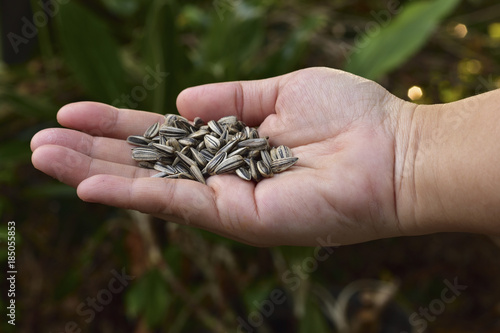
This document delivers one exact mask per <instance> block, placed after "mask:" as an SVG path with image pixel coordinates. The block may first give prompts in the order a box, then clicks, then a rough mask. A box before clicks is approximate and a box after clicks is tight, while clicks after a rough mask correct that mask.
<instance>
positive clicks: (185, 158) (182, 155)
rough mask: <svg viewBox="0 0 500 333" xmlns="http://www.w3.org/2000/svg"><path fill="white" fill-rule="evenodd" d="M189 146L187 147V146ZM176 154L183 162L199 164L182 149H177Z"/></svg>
mask: <svg viewBox="0 0 500 333" xmlns="http://www.w3.org/2000/svg"><path fill="white" fill-rule="evenodd" d="M186 148H187V147H186ZM175 154H176V155H177V157H179V158H180V160H181V161H182V162H184V163H185V164H186V165H187V166H191V165H197V164H196V162H195V161H193V160H192V159H191V158H189V157H188V156H187V155H185V154H184V153H182V152H180V151H176V152H175Z"/></svg>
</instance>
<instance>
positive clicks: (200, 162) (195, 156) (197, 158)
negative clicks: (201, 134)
mask: <svg viewBox="0 0 500 333" xmlns="http://www.w3.org/2000/svg"><path fill="white" fill-rule="evenodd" d="M190 151H191V156H192V157H193V160H195V161H196V163H198V165H199V166H200V167H204V166H205V165H207V163H208V162H207V160H206V159H205V157H204V156H203V155H202V154H201V153H200V152H199V151H198V150H196V149H194V148H191V149H190Z"/></svg>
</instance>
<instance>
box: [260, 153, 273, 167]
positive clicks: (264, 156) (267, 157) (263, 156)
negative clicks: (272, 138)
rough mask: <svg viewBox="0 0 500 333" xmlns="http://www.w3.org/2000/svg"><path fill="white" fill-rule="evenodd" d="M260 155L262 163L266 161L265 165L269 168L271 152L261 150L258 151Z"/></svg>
mask: <svg viewBox="0 0 500 333" xmlns="http://www.w3.org/2000/svg"><path fill="white" fill-rule="evenodd" d="M260 157H261V159H262V161H263V162H264V163H266V165H267V166H268V167H269V168H271V163H272V161H273V159H272V158H271V154H269V152H268V151H267V150H261V151H260Z"/></svg>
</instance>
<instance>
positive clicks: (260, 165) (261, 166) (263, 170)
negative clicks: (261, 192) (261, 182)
mask: <svg viewBox="0 0 500 333" xmlns="http://www.w3.org/2000/svg"><path fill="white" fill-rule="evenodd" d="M257 170H259V172H260V174H261V175H262V177H264V178H269V177H272V176H273V171H272V170H271V166H270V165H268V164H267V163H266V162H264V161H258V162H257Z"/></svg>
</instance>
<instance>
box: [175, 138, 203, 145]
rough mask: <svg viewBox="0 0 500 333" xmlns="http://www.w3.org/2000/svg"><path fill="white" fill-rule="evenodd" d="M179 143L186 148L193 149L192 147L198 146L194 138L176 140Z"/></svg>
mask: <svg viewBox="0 0 500 333" xmlns="http://www.w3.org/2000/svg"><path fill="white" fill-rule="evenodd" d="M178 141H179V143H180V144H181V145H183V146H188V147H194V146H197V145H198V143H199V142H198V140H196V139H194V138H188V137H186V138H182V139H179V140H178Z"/></svg>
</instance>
